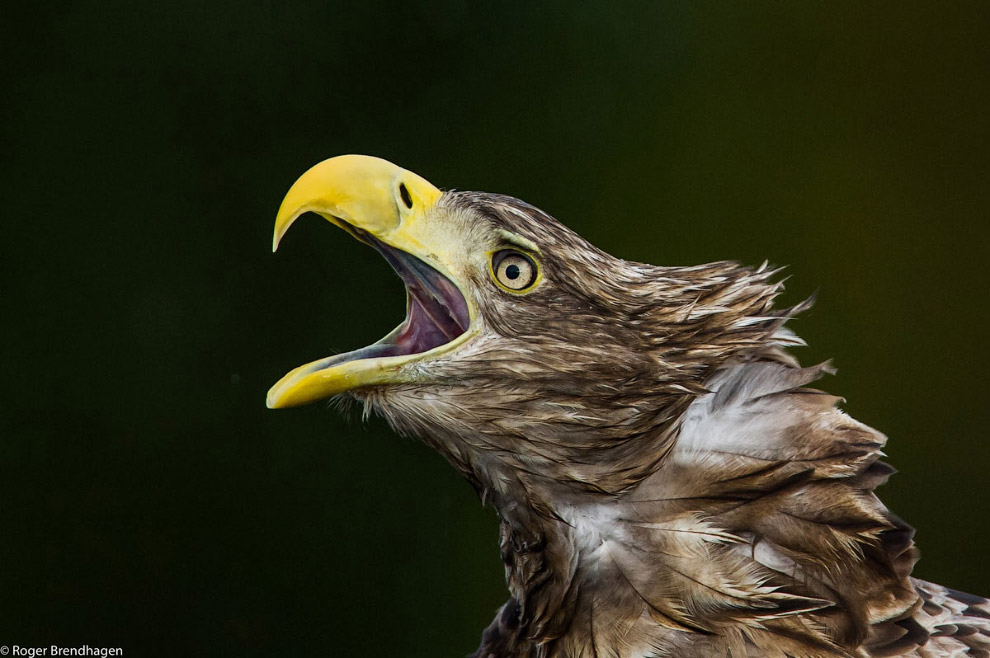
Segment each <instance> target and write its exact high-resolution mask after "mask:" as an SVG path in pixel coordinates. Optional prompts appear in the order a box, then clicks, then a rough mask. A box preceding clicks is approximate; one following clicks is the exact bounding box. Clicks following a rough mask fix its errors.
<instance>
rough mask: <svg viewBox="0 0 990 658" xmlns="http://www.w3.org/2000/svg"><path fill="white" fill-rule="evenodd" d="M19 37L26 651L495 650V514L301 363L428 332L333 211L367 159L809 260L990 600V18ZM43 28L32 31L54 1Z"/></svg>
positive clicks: (13, 186)
mask: <svg viewBox="0 0 990 658" xmlns="http://www.w3.org/2000/svg"><path fill="white" fill-rule="evenodd" d="M26 7H27V6H26V5H25V6H23V7H21V8H19V9H16V10H15V9H11V8H7V9H5V10H4V17H3V20H2V22H0V43H2V45H0V49H2V52H0V54H2V56H3V63H2V65H0V85H2V89H3V96H4V99H5V100H4V101H3V102H2V104H0V122H2V132H0V163H2V174H3V175H2V177H0V194H2V197H0V198H2V203H3V211H2V217H3V238H2V240H0V300H2V301H0V304H2V309H3V312H2V317H3V320H2V323H0V373H2V377H0V391H2V393H0V437H2V438H0V644H4V645H12V644H20V645H21V646H25V645H43V646H47V645H50V644H59V643H61V644H68V645H74V646H78V645H81V644H84V643H88V644H90V645H91V646H118V647H122V648H123V649H124V652H125V655H127V656H146V655H166V654H168V653H172V652H174V651H177V650H181V651H184V652H186V653H187V654H188V655H221V656H223V655H231V656H260V655H293V656H325V655H333V656H346V655H370V656H374V655H386V654H388V655H402V656H458V655H463V654H465V653H467V652H469V651H472V650H473V649H474V648H475V647H476V645H477V643H478V640H479V638H480V632H481V630H482V628H483V627H484V626H485V625H486V624H487V623H488V622H489V621H490V619H491V617H492V616H493V613H494V610H495V608H496V607H497V606H498V605H500V604H501V603H502V602H503V601H504V599H505V598H506V592H505V588H504V584H503V581H502V567H501V564H500V561H499V558H498V552H497V548H496V542H497V524H496V519H495V516H494V514H493V513H492V512H491V510H487V509H483V508H482V507H481V505H480V503H479V501H478V500H477V499H476V497H475V495H474V493H473V491H472V490H471V489H470V487H469V486H468V485H467V484H466V483H464V482H462V481H461V480H460V479H459V477H458V476H457V475H455V473H454V471H453V469H451V468H450V467H448V466H447V464H445V463H444V462H443V461H442V460H441V459H440V458H439V457H438V456H437V455H435V454H433V453H432V452H430V451H429V450H427V449H426V448H425V447H423V446H421V445H419V444H417V443H415V442H413V441H410V440H404V439H400V438H397V437H396V436H394V435H393V434H392V433H391V432H390V431H389V430H388V429H387V427H385V425H384V424H383V423H382V422H381V421H380V420H377V419H373V420H371V421H369V422H367V423H362V422H360V420H358V419H351V420H347V419H345V418H342V417H341V416H340V415H339V414H338V413H336V412H335V411H333V410H331V409H327V408H325V407H324V406H322V405H314V406H312V407H308V408H303V409H296V410H291V411H279V412H273V411H268V410H266V409H265V405H264V400H265V392H266V390H267V389H268V387H269V386H270V385H271V384H272V383H274V382H275V381H276V380H277V379H278V378H279V377H280V376H281V375H282V374H284V373H285V372H286V371H287V370H289V369H290V368H292V367H295V366H297V365H299V364H301V363H303V362H306V361H309V360H312V359H315V358H318V357H323V356H326V355H328V354H330V353H332V352H334V351H342V350H349V349H353V348H356V347H359V346H363V345H365V344H367V343H370V342H372V341H374V340H376V339H377V338H379V337H380V336H382V335H384V333H386V332H387V331H388V330H390V329H391V328H392V327H394V326H395V325H396V324H398V322H399V321H400V320H401V319H402V316H403V309H404V305H403V289H402V285H401V283H400V281H399V280H398V278H397V277H396V276H395V275H394V274H393V273H392V272H391V271H390V269H389V268H388V267H387V266H386V265H385V263H384V262H382V261H381V260H380V258H379V257H378V256H377V255H376V254H375V253H373V252H372V251H371V250H370V249H367V248H365V247H363V246H361V245H360V244H358V243H356V242H355V241H353V240H351V239H349V238H347V237H346V236H345V235H344V234H343V233H342V232H340V231H338V230H335V229H332V228H331V227H329V226H328V225H326V223H325V222H323V221H320V220H317V219H316V218H310V219H308V220H304V221H301V222H300V223H299V224H298V225H297V226H296V227H294V228H293V230H292V232H291V233H290V234H289V235H288V236H287V238H286V240H284V241H283V245H282V248H281V249H280V250H279V253H278V255H277V257H276V256H273V255H272V254H271V252H270V244H271V231H272V226H273V219H274V215H275V211H276V209H277V207H278V204H279V202H280V201H281V199H282V195H283V194H284V192H285V191H286V190H287V189H288V188H289V186H290V185H291V183H292V182H293V181H294V180H295V178H296V177H297V176H298V175H299V174H301V173H302V172H303V171H304V170H305V169H307V168H308V167H309V166H311V165H312V164H314V163H316V162H318V161H320V160H322V159H324V158H326V157H329V156H332V155H338V154H342V153H351V152H355V153H367V154H373V155H378V156H381V157H384V158H387V159H390V160H392V161H394V162H396V163H398V164H400V165H401V166H403V167H406V168H409V169H411V170H413V171H415V172H417V173H419V174H421V175H423V176H424V177H426V178H427V179H429V180H430V181H432V182H433V183H435V184H436V185H438V186H440V187H457V188H460V189H481V190H486V191H493V192H502V193H507V194H511V195H514V196H518V197H521V198H523V199H525V200H527V201H529V202H531V203H533V204H535V205H537V206H539V207H541V208H543V209H545V210H547V211H548V212H550V213H551V214H553V215H555V216H556V217H558V218H559V219H561V220H562V221H563V222H565V223H566V224H568V225H570V226H571V227H573V228H574V229H576V230H577V231H579V232H580V233H582V234H583V235H585V236H586V237H588V238H589V239H590V240H591V241H592V242H594V243H596V244H597V245H599V246H601V247H603V248H604V249H606V250H608V251H610V252H611V253H613V254H616V255H619V256H622V257H625V258H628V259H634V260H641V261H648V262H651V263H659V264H695V263H701V262H704V261H710V260H716V259H734V260H740V261H744V262H747V263H753V264H756V263H759V262H761V261H763V260H764V259H768V260H770V261H771V262H772V263H776V264H782V265H783V264H786V265H789V266H790V268H789V270H788V272H789V275H790V278H789V279H788V293H787V297H786V299H784V300H783V301H784V302H794V301H797V300H798V299H801V298H803V297H806V296H807V295H809V294H811V293H813V292H815V291H818V292H819V301H818V303H817V305H816V306H815V308H814V309H813V310H812V311H811V312H809V313H806V314H805V315H804V316H803V317H801V318H800V319H799V320H797V321H796V322H794V323H793V327H794V328H795V329H796V330H797V331H798V332H799V333H800V334H801V335H802V336H803V337H804V338H805V339H807V340H808V342H809V343H810V345H811V346H810V347H808V348H804V349H802V350H801V351H800V356H801V358H802V360H804V361H805V362H806V363H813V362H817V361H819V360H822V359H825V358H829V357H834V359H835V363H836V365H837V367H838V368H839V374H838V376H837V377H834V378H830V379H829V380H827V381H825V382H823V386H824V387H825V388H827V389H828V390H830V391H832V392H834V393H837V394H840V395H843V396H845V397H846V398H847V399H848V402H847V403H846V405H845V408H846V409H847V410H848V411H849V412H850V413H851V414H852V415H854V416H855V417H857V418H859V419H860V420H863V421H865V422H867V423H869V424H871V425H873V426H875V427H877V428H879V429H880V430H882V431H884V432H885V433H887V434H888V435H889V436H890V437H891V441H890V443H889V445H888V453H889V455H890V461H891V462H892V463H893V464H894V465H896V466H897V467H898V468H899V469H900V474H899V475H898V476H896V477H895V478H893V479H892V481H891V483H890V484H889V485H887V486H886V487H884V488H883V490H882V491H881V495H882V497H883V498H884V500H885V501H886V502H887V503H888V504H889V505H890V506H891V508H892V509H894V510H895V511H896V512H897V513H898V514H900V515H901V516H903V517H904V518H906V519H907V520H909V521H910V522H911V523H913V524H914V525H916V526H917V527H918V528H919V535H918V541H919V544H920V546H921V549H922V553H923V558H922V561H921V563H920V564H919V565H918V568H917V572H916V573H917V575H919V576H921V577H923V578H927V579H932V580H936V581H938V582H941V583H944V584H946V585H949V586H952V587H955V588H959V589H964V590H967V591H971V592H974V593H978V594H984V595H987V594H990V565H988V563H987V561H986V559H985V556H986V554H987V553H988V552H990V524H988V521H987V519H988V517H990V498H988V497H987V495H986V493H987V490H988V485H990V474H988V462H990V449H988V436H987V427H988V425H990V405H988V400H990V392H988V390H987V385H988V383H990V382H988V373H990V356H988V351H987V348H986V344H987V337H988V319H990V318H988V312H987V297H988V295H987V291H988V288H990V276H988V257H990V251H988V237H990V228H988V225H987V220H988V208H990V193H988V189H990V186H988V181H990V139H988V137H990V120H988V109H987V108H988V106H990V105H988V104H990V4H988V3H986V2H983V1H974V2H948V3H941V2H940V3H932V2H904V1H899V2H876V3H861V2H829V3H810V2H804V3H785V2H765V1H760V2H746V3H708V2H693V1H692V2H664V3H657V2H627V3H603V2H567V3H563V2H560V3H546V4H543V3H541V4H537V3H529V2H515V3H513V2H505V3H498V4H497V5H495V4H494V3H492V6H488V5H483V4H482V3H472V2H467V1H463V0H461V1H459V0H447V1H445V2H433V3H418V2H382V1H366V2H360V3H347V4H340V3H333V2H315V1H314V2H302V3H291V4H285V5H283V4H282V3H275V2H254V3H244V2H232V1H229V0H227V1H224V0H219V1H211V2H201V1H199V0H197V1H195V2H193V1H186V0H180V1H173V2H163V3H150V2H132V1H128V2H123V1H120V0H102V1H99V2H95V1H93V0H75V1H72V2H69V1H67V0H66V1H64V2H49V3H41V4H35V5H33V6H32V8H30V9H28V8H26ZM15 12H21V13H20V14H17V13H15Z"/></svg>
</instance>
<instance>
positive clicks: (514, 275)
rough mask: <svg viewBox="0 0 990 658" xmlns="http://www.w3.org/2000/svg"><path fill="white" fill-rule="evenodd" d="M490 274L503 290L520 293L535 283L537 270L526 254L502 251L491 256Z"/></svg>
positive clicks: (509, 250)
mask: <svg viewBox="0 0 990 658" xmlns="http://www.w3.org/2000/svg"><path fill="white" fill-rule="evenodd" d="M492 273H493V274H494V276H495V280H496V281H497V282H498V283H500V284H501V285H502V286H504V287H505V288H508V289H509V290H511V291H513V292H522V291H524V290H526V289H527V288H531V287H532V286H533V284H534V283H536V278H537V275H538V274H539V270H538V269H537V267H536V262H535V261H534V260H533V259H532V258H530V257H529V256H527V255H526V254H523V253H520V252H518V251H514V250H512V249H503V250H502V251H498V252H495V254H493V255H492Z"/></svg>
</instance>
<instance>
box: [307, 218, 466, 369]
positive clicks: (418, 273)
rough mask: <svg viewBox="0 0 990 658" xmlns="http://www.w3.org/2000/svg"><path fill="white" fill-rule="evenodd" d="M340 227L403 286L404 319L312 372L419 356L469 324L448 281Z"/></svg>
mask: <svg viewBox="0 0 990 658" xmlns="http://www.w3.org/2000/svg"><path fill="white" fill-rule="evenodd" d="M340 223H341V225H343V227H344V228H345V230H347V232H348V233H350V234H352V235H353V236H354V237H355V238H357V239H358V240H360V241H361V242H364V243H365V244H369V245H371V246H372V247H374V248H375V250H376V251H378V253H380V254H381V255H382V256H384V257H385V260H386V261H388V264H389V265H391V266H392V269H393V270H395V273H396V274H398V275H399V278H401V279H402V282H403V283H404V284H405V285H406V319H405V321H403V323H402V324H401V325H399V326H398V327H397V328H396V329H395V330H394V331H392V333H390V334H389V335H388V336H386V337H385V338H382V339H381V340H380V341H378V342H376V343H373V344H371V345H368V346H367V347H362V348H361V349H358V350H354V351H353V352H347V353H345V354H338V355H336V356H332V357H329V358H327V359H323V360H322V361H318V362H317V363H314V364H313V366H314V367H313V371H316V370H323V369H325V368H329V367H331V366H335V365H339V364H341V363H346V362H348V361H357V360H359V359H373V358H379V357H385V356H404V355H407V354H421V353H423V352H427V351H429V350H432V349H433V348H435V347H440V346H441V345H445V344H447V343H449V342H450V341H452V340H454V339H455V338H457V337H458V336H460V335H461V334H463V333H464V332H465V331H467V328H468V325H469V324H470V318H469V315H468V307H467V302H466V301H464V296H463V295H462V294H461V292H460V291H459V290H458V289H457V286H455V285H454V284H453V283H451V281H450V280H449V279H448V278H447V277H445V276H444V275H442V274H440V272H438V271H437V270H435V269H433V268H432V267H430V266H429V265H427V264H426V263H424V262H423V261H421V260H420V259H418V258H416V257H415V256H413V255H412V254H408V253H406V252H404V251H402V250H400V249H396V248H395V247H391V246H389V245H387V244H385V243H384V242H382V241H381V240H379V239H378V238H376V237H375V236H373V235H371V234H370V233H368V232H367V231H363V230H361V229H359V228H357V227H355V226H351V225H350V224H347V223H346V222H340Z"/></svg>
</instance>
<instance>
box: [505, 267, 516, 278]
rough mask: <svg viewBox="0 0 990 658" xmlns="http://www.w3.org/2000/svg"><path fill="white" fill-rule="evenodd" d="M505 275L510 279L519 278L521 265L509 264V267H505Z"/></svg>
mask: <svg viewBox="0 0 990 658" xmlns="http://www.w3.org/2000/svg"><path fill="white" fill-rule="evenodd" d="M505 276H507V277H509V278H510V279H518V278H519V266H518V265H509V266H508V267H507V268H505Z"/></svg>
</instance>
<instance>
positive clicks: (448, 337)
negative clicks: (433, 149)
mask: <svg viewBox="0 0 990 658" xmlns="http://www.w3.org/2000/svg"><path fill="white" fill-rule="evenodd" d="M442 195H443V193H442V192H441V191H440V190H438V189H437V188H436V187H434V186H433V185H431V184H430V183H429V182H428V181H426V180H425V179H423V178H421V177H420V176H417V175H416V174H414V173H412V172H411V171H406V170H405V169H402V168H400V167H397V166H395V165H394V164H392V163H391V162H388V161H386V160H382V159H379V158H373V157H369V156H364V155H342V156H339V157H336V158H330V159H329V160H325V161H323V162H321V163H320V164H318V165H316V166H315V167H313V168H312V169H310V170H309V171H307V172H306V173H305V174H303V175H302V176H301V177H300V178H299V180H297V181H296V182H295V184H293V186H292V188H291V189H289V192H288V194H286V196H285V199H284V200H283V201H282V205H281V207H280V208H279V211H278V217H277V218H276V220H275V237H274V240H273V243H272V250H273V251H274V250H275V249H277V248H278V244H279V241H280V240H281V239H282V236H283V235H285V232H286V231H287V230H288V229H289V227H290V226H291V225H292V223H293V222H294V221H295V220H296V219H297V218H298V217H299V216H300V215H302V214H304V213H306V212H315V213H317V214H318V215H320V216H322V217H323V218H325V219H327V220H328V221H330V222H331V223H333V224H336V225H337V226H340V227H341V228H343V229H344V230H346V231H347V232H348V233H350V234H351V235H353V236H354V237H356V238H357V239H358V240H361V241H362V242H365V243H367V244H369V245H371V246H372V247H374V248H375V249H377V250H378V251H379V252H380V253H381V254H382V255H383V256H384V257H385V259H386V260H387V261H388V262H389V264H390V265H392V267H393V268H394V269H395V270H396V272H397V273H398V274H399V276H400V277H401V278H402V280H403V282H404V283H405V284H406V297H407V302H406V319H405V321H404V322H403V323H402V324H401V325H399V326H398V327H397V328H396V329H395V330H394V331H392V332H391V333H390V334H389V335H388V336H386V337H385V338H382V339H381V340H380V341H378V342H376V343H374V344H372V345H369V346H367V347H364V348H361V349H359V350H355V351H353V352H348V353H346V354H338V355H336V356H333V357H328V358H326V359H321V360H319V361H314V362H312V363H308V364H306V365H304V366H300V367H298V368H296V369H295V370H293V371H292V372H290V373H288V374H287V375H285V376H284V377H283V378H282V379H280V380H279V381H278V383H276V384H275V385H274V386H273V387H272V388H271V390H270V391H268V406H269V407H270V408H273V409H275V408H280V407H291V406H296V405H300V404H306V403H309V402H315V401H317V400H322V399H325V398H328V397H331V396H333V395H337V394H338V393H343V392H345V391H349V390H352V389H355V388H360V387H365V386H374V385H379V384H385V383H395V382H399V381H402V376H401V374H400V372H399V370H400V368H401V366H402V365H403V364H405V363H407V362H409V361H411V360H418V359H423V358H428V357H429V356H433V355H436V354H439V353H442V352H444V351H446V350H448V349H450V348H452V347H453V346H455V345H457V344H460V343H461V342H463V341H464V340H466V339H467V337H468V334H469V333H470V332H469V331H468V330H469V328H470V326H471V324H472V322H471V321H472V320H473V318H474V316H475V309H474V305H473V304H472V303H469V301H468V297H467V296H465V295H464V293H463V291H462V290H461V289H460V287H459V286H458V285H457V283H456V279H455V278H454V277H453V276H452V271H453V269H454V268H453V267H452V263H453V261H454V258H453V256H454V255H455V254H456V253H457V251H458V245H456V244H450V240H449V238H448V237H447V236H445V235H443V233H442V232H438V231H436V230H434V229H435V223H434V222H432V221H431V214H430V211H431V209H433V207H434V206H435V205H436V203H437V202H438V201H439V200H440V197H441V196H442Z"/></svg>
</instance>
